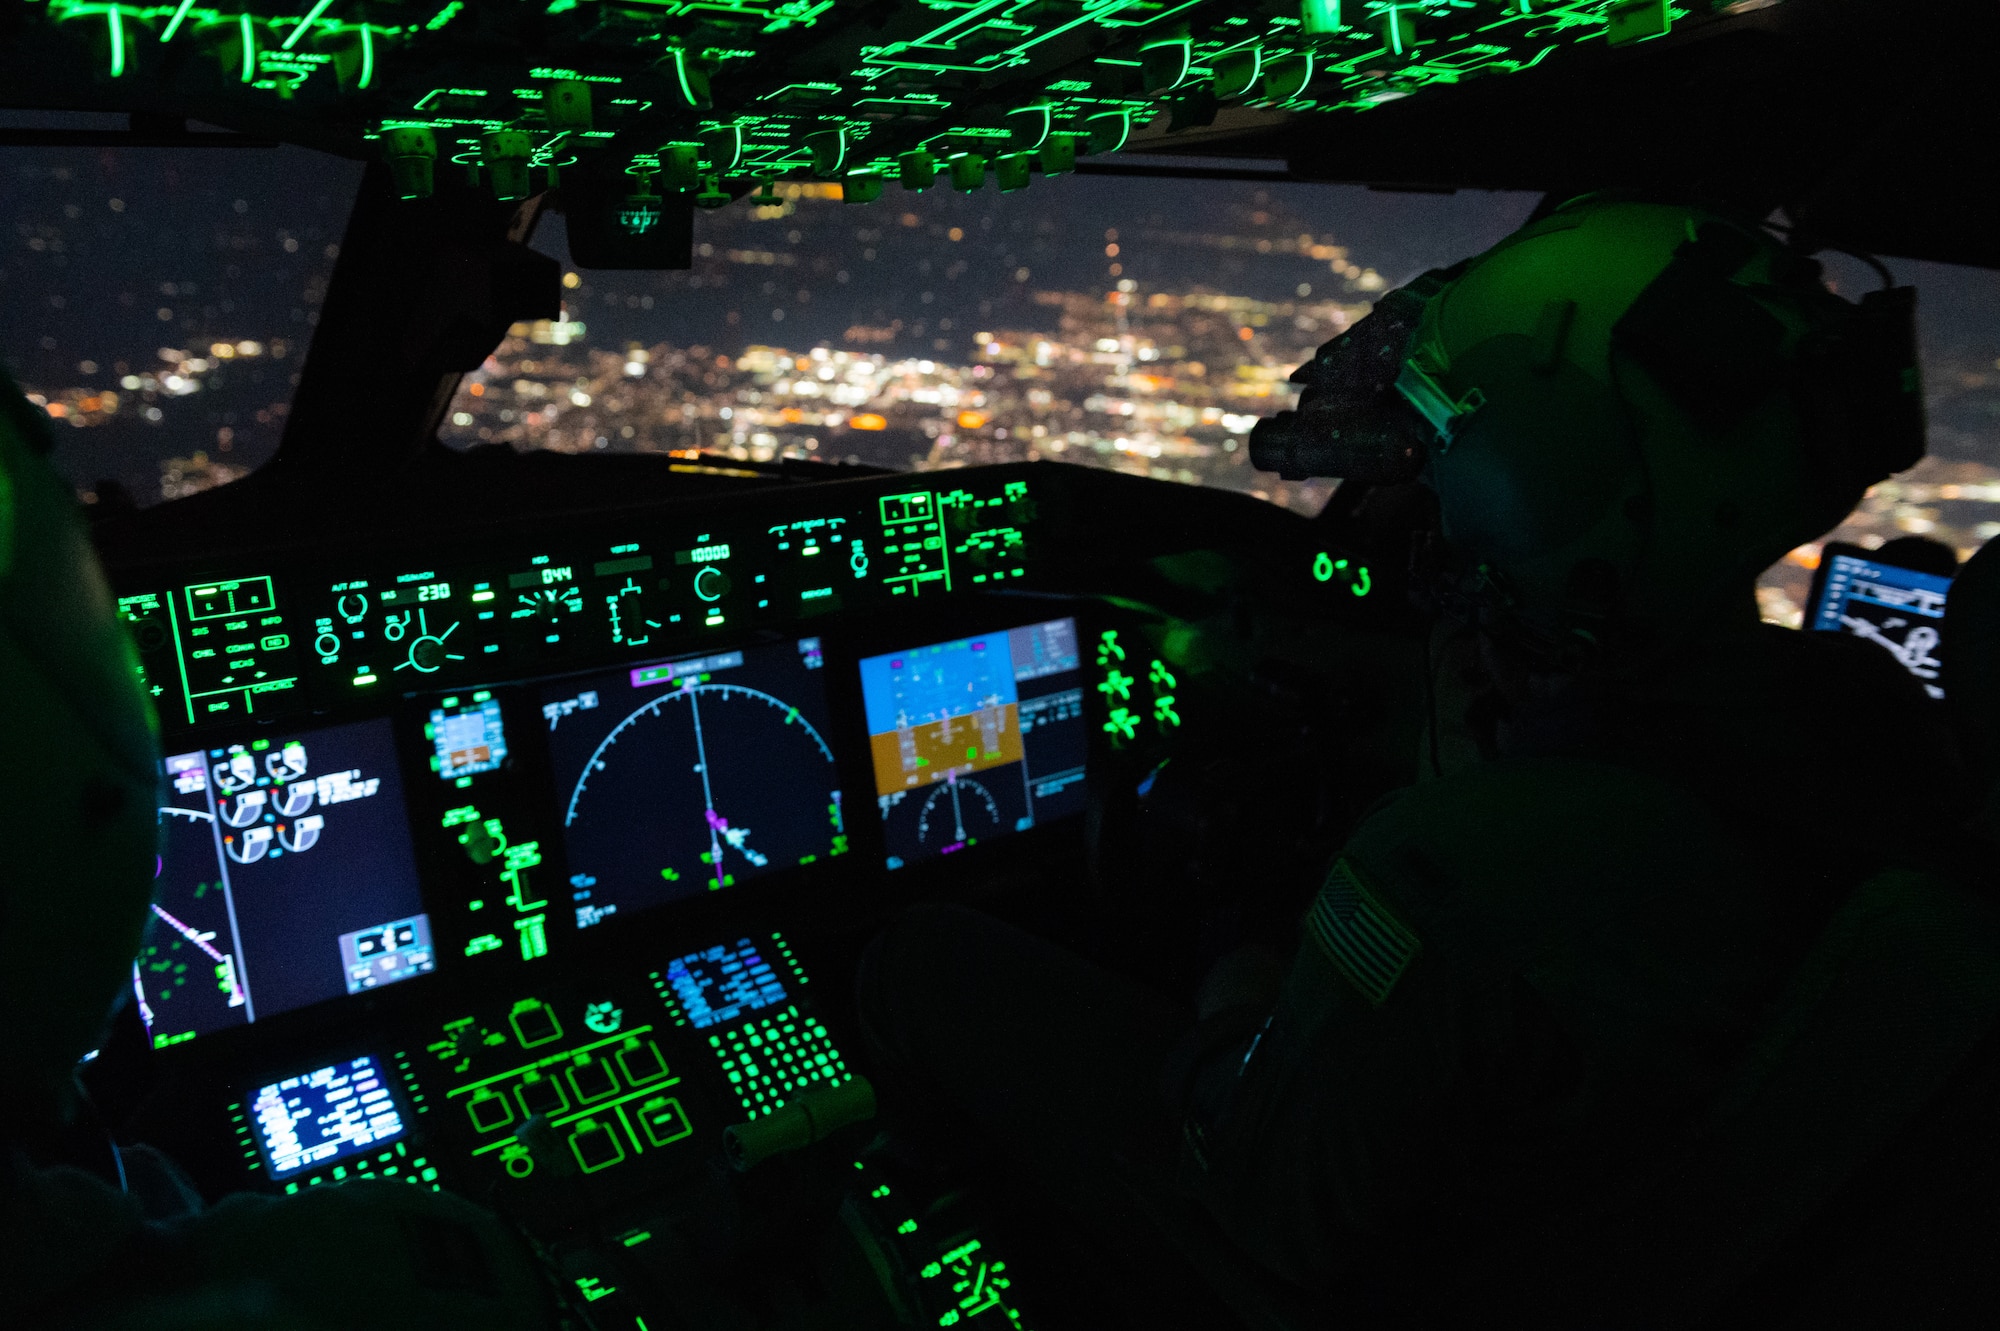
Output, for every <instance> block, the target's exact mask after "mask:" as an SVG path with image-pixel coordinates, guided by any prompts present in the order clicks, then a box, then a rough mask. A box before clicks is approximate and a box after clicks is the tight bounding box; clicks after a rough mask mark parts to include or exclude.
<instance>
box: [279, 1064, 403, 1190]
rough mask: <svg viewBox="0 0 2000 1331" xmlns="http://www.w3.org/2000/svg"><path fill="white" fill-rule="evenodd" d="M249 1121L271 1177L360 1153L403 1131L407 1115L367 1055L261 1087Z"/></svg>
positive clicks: (394, 1137)
mask: <svg viewBox="0 0 2000 1331" xmlns="http://www.w3.org/2000/svg"><path fill="white" fill-rule="evenodd" d="M250 1120H251V1122H253V1123H255V1124H256V1125H257V1145H258V1146H259V1147H260V1148H262V1150H263V1152H264V1161H265V1163H266V1164H267V1165H269V1166H270V1170H271V1177H272V1178H274V1179H282V1178H285V1177H287V1176H289V1175H292V1174H296V1173H297V1172H298V1171H299V1170H301V1169H307V1168H310V1167H311V1166H313V1165H324V1164H331V1163H332V1162H333V1161H335V1160H344V1159H346V1158H347V1157H348V1156H351V1155H360V1154H361V1153H362V1152H364V1151H370V1150H373V1149H374V1148H376V1147H378V1146H380V1145H382V1144H383V1143H384V1142H391V1141H394V1140H395V1139H396V1138H398V1137H400V1136H402V1135H403V1128H404V1124H403V1114H402V1111H401V1110H400V1109H398V1108H397V1107H396V1100H395V1097H394V1096H392V1095H391V1094H390V1093H389V1087H388V1084H387V1078H385V1077H384V1076H383V1075H382V1071H381V1068H380V1066H379V1065H378V1064H377V1063H376V1062H375V1060H374V1059H372V1058H369V1057H367V1056H365V1055H364V1056H363V1057H361V1058H354V1059H348V1060H345V1061H343V1062H339V1063H333V1064H329V1065H328V1066H326V1067H323V1068H320V1069H319V1070H318V1071H316V1072H307V1073H303V1074H301V1075H299V1076H297V1077H287V1078H285V1079H284V1080H283V1081H275V1082H272V1083H271V1084H270V1085H268V1086H262V1087H259V1088H258V1090H257V1093H256V1094H255V1095H253V1096H251V1097H250Z"/></svg>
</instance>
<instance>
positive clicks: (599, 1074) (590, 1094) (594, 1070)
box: [569, 1054, 618, 1101]
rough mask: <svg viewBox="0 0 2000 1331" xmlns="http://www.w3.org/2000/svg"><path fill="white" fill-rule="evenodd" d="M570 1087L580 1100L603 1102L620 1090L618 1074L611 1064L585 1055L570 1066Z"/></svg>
mask: <svg viewBox="0 0 2000 1331" xmlns="http://www.w3.org/2000/svg"><path fill="white" fill-rule="evenodd" d="M569 1085H570V1089H571V1090H573V1091H575V1092H576V1098H577V1099H579V1100H583V1101H590V1100H602V1099H603V1098H604V1097H605V1096H607V1095H609V1094H611V1093H612V1092H613V1091H615V1090H617V1089H618V1074H617V1073H615V1072H613V1071H612V1070H611V1065H610V1064H609V1063H606V1062H604V1061H602V1060H601V1059H595V1058H592V1057H591V1056H590V1055H588V1054H583V1055H580V1056H579V1057H578V1058H577V1060H576V1062H575V1063H573V1064H572V1065H571V1066H570V1070H569Z"/></svg>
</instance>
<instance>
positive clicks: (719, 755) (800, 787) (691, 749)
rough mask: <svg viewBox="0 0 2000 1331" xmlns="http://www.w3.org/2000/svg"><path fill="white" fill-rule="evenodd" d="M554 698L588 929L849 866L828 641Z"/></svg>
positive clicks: (694, 662) (562, 787)
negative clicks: (746, 884) (776, 876)
mask: <svg viewBox="0 0 2000 1331" xmlns="http://www.w3.org/2000/svg"><path fill="white" fill-rule="evenodd" d="M540 697H541V703H542V707H541V710H542V714H543V716H544V717H545V718H546V719H547V723H548V728H549V735H548V745H549V758H550V764H551V768H552V770H553V772H554V776H555V786H556V791H557V794H558V796H559V798H560V801H561V811H562V829H563V844H564V846H565V848H566V849H567V851H568V854H569V869H570V886H571V888H572V892H573V898H574V900H575V902H576V907H577V924H578V925H579V926H582V927H589V926H590V925H593V924H595V923H597V922H599V921H601V920H603V919H605V918H607V917H608V916H611V915H613V914H616V913H619V912H620V911H631V910H635V909H645V908H647V907H650V906H655V905H659V904H662V903H664V902H668V901H673V900H676V899H679V898H681V897H687V896H693V895H696V894H698V893H702V892H710V891H714V890H716V889H719V888H724V887H729V886H731V885H733V884H735V883H736V882H738V881H739V880H741V879H745V878H751V877H755V876H757V875H759V874H765V873H771V872H774V871H776V870H779V869H787V868H796V867H797V866H799V865H801V864H811V863H813V862H815V861H816V860H820V859H823V858H826V857H830V856H835V855H840V854H843V853H845V851H846V849H847V832H846V825H845V823H844V815H843V813H842V808H841V792H840V778H839V775H838V771H837V768H836V766H835V763H834V756H833V746H832V744H830V743H829V742H828V740H827V735H828V733H829V732H830V731H831V729H832V726H831V724H830V722H829V720H828V717H827V711H826V692H825V689H824V687H823V685H822V684H821V654H820V640H819V639H817V638H800V639H796V640H793V641H786V642H781V643H776V644H771V645H766V646H759V647H751V648H747V649H744V650H740V651H730V652H719V653H715V654H713V655H709V656H703V657H696V658H691V659H688V660H682V661H661V662H655V663H652V664H647V665H636V666H631V667H629V668H626V669H621V670H618V671H615V672H612V673H608V674H604V675H595V676H588V677H585V678H581V679H571V680H568V681H566V682H564V683H562V684H560V685H549V686H546V687H545V688H544V689H543V691H542V693H541V695H540Z"/></svg>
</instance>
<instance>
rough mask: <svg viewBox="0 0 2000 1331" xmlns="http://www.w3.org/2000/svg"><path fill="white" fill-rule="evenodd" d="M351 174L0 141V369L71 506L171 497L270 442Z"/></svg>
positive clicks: (265, 156)
mask: <svg viewBox="0 0 2000 1331" xmlns="http://www.w3.org/2000/svg"><path fill="white" fill-rule="evenodd" d="M4 115H5V121H6V123H7V124H8V125H9V126H13V127H20V128H24V129H84V130H110V131H122V130H124V129H125V127H126V118H125V117H124V116H122V115H119V116H111V115H74V114H47V113H31V112H6V113H4ZM361 172H362V164H361V163H359V162H349V161H344V160H341V159H339V158H334V157H328V156H325V155H324V154H321V153H316V152H312V151H309V150H307V149H304V148H289V147H286V148H231V149H216V148H145V147H101V148H91V149H87V150H86V149H79V148H58V147H10V148H0V222H4V225H5V234H6V237H7V240H6V245H5V249H4V253H0V309H5V310H6V312H7V314H6V317H5V318H0V364H4V365H5V366H6V367H7V369H8V370H9V372H11V373H12V374H13V375H14V377H15V378H16V379H17V380H18V381H19V382H20V384H21V387H22V388H23V389H24V390H25V391H26V392H27V393H28V395H29V397H30V399H31V400H33V401H35V402H36V403H38V404H39V405H41V406H42V408H43V409H44V410H46V411H47V412H48V414H49V415H50V417H51V418H53V422H54V425H55V437H56V453H55V462H56V466H57V469H58V471H60V472H61V474H62V475H63V476H64V477H65V479H67V480H68V481H70V483H71V484H72V485H74V486H75V488H76V490H77V493H78V495H79V497H80V498H81V499H82V500H83V501H84V502H85V504H87V505H96V504H100V503H101V504H104V505H107V506H109V507H112V508H117V507H121V506H124V505H126V504H132V505H136V506H139V507H144V506H146V505H148V504H154V503H158V502H160V501H161V500H165V499H178V498H181V497H183V496H185V495H190V494H194V493H197V492H198V491H201V490H205V489H209V488H211V487H213V486H216V485H220V484H223V483H225V482H227V481H231V480H235V479H236V478H238V477H240V476H243V475H245V474H247V473H248V472H250V471H253V470H255V469H256V468H257V467H259V466H261V465H262V464H263V463H264V461H265V460H267V459H268V458H269V457H270V456H271V454H272V453H273V452H275V451H276V449H277V446H278V440H279V438H280V436H281V435H282V434H283V432H284V428H285V421H286V418H287V416H288V415H289V413H290V410H291V401H292V394H293V391H294V389H295V388H296V387H297V384H298V374H299V367H300V365H301V363H302V362H303V361H304V360H305V356H306V351H307V349H308V346H309V344H310V343H311V341H312V335H313V326H314V324H315V323H316V322H317V321H318V319H319V307H320V302H321V301H322V300H323V299H324V297H325V293H326V284H327V279H328V276H329V275H330V274H331V272H332V270H333V265H334V261H335V260H336V259H337V258H338V257H339V254H340V241H341V237H342V233H343V232H344V230H345V228H346V225H347V216H348V213H349V212H350V211H351V209H352V206H353V201H354V196H355V193H356V191H357V190H358V189H359V187H360V182H361Z"/></svg>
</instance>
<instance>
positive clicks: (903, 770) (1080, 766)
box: [860, 619, 1086, 869]
mask: <svg viewBox="0 0 2000 1331" xmlns="http://www.w3.org/2000/svg"><path fill="white" fill-rule="evenodd" d="M1080 667H1081V662H1080V660H1079V657H1078V654H1077V641H1076V621H1075V620H1074V619H1054V620H1049V621H1047V622H1045V623H1041V624H1030V625H1027V626H1025V627H1022V628H1015V629H1004V630H1001V631H998V632H994V633H985V634H980V635H978V636H975V637H969V638H957V639H954V640H952V641H950V642H940V643H932V644H930V645H928V646H924V647H915V648H911V649H910V650H908V651H902V652H891V653H889V654H887V655H883V656H871V657H868V658H866V659H864V660H863V661H862V662H861V666H860V668H861V694H862V700H863V705H864V707H865V708H866V711H867V715H868V742H869V749H870V754H871V757H872V758H873V761H874V769H875V794H876V801H877V803H878V804H879V806H880V808H881V811H882V822H883V834H884V836H885V837H886V839H887V842H888V847H887V849H888V865H889V867H890V868H892V869H896V868H901V867H902V866H903V865H905V864H908V863H910V862H912V861H914V860H919V859H925V858H929V857H932V856H936V855H948V854H951V853H953V852H954V851H958V850H963V849H964V848H966V847H967V846H970V845H973V844H975V843H977V842H978V841H980V840H982V839H991V838H993V837H997V836H1005V835H1007V834H1009V833H1013V832H1020V831H1025V830H1027V829H1028V828H1030V827H1033V826H1034V825H1035V823H1036V822H1037V821H1043V820H1047V819H1049V818H1054V817H1058V816H1060V815H1062V814H1066V813H1072V812H1075V811H1077V810H1079V809H1081V808H1082V807H1083V774H1084V757H1085V750H1086V736H1085V732H1084V726H1083V684H1082V679H1083V677H1082V673H1081V669H1080Z"/></svg>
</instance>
